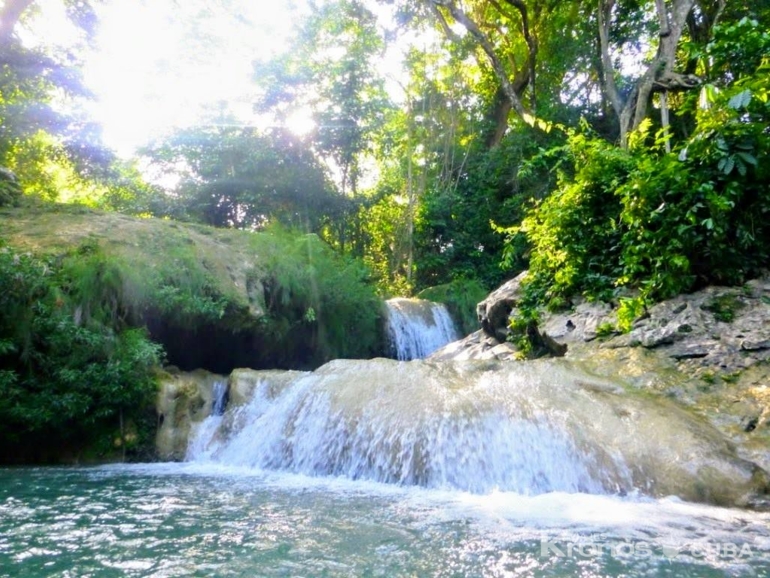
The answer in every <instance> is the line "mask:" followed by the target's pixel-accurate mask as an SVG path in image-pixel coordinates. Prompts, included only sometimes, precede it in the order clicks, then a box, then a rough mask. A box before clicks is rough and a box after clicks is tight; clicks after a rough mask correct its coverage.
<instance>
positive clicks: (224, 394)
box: [211, 381, 228, 415]
mask: <svg viewBox="0 0 770 578" xmlns="http://www.w3.org/2000/svg"><path fill="white" fill-rule="evenodd" d="M213 395H214V399H213V401H212V403H211V415H224V414H225V407H227V399H228V389H227V382H226V381H216V382H214V387H213Z"/></svg>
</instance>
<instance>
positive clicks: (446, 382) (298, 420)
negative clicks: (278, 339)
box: [187, 359, 632, 494]
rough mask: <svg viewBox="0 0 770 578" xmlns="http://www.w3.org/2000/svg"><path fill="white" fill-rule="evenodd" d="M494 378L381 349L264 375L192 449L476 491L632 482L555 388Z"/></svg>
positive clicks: (524, 378) (200, 431)
mask: <svg viewBox="0 0 770 578" xmlns="http://www.w3.org/2000/svg"><path fill="white" fill-rule="evenodd" d="M500 377H502V379H500ZM500 377H497V376H495V375H494V373H490V372H489V371H485V370H484V369H483V367H477V366H476V365H473V364H472V365H469V366H456V365H452V364H433V363H429V362H423V361H412V362H409V363H408V364H405V363H402V362H396V361H390V360H384V359H380V360H372V361H348V360H344V361H343V360H339V361H335V362H331V363H329V364H327V365H326V366H324V367H323V368H321V369H319V370H317V371H316V372H315V373H312V374H305V375H300V376H298V377H297V378H296V379H294V380H293V381H290V382H289V383H288V385H285V386H282V387H277V386H276V384H275V383H271V382H270V381H269V380H266V379H262V380H260V381H258V382H257V383H255V384H254V386H253V390H252V391H251V394H250V401H248V402H247V403H245V404H243V405H241V406H240V407H233V408H230V407H229V408H228V409H227V411H226V412H225V415H224V416H211V417H209V418H208V419H207V420H206V421H204V422H203V423H202V424H200V425H199V426H198V428H197V430H196V432H195V435H194V437H193V438H192V439H191V443H190V445H189V449H188V454H187V459H188V460H191V461H213V462H219V463H222V464H226V465H230V466H241V467H251V468H260V469H277V470H288V471H293V472H297V473H302V474H307V475H313V476H318V475H332V476H345V477H348V478H351V479H367V480H374V481H379V482H386V483H395V484H402V485H422V486H427V487H437V488H453V489H460V490H465V491H471V492H481V493H483V492H488V491H491V490H494V489H500V490H509V491H516V492H520V493H524V494H538V493H543V492H549V491H566V492H577V491H585V492H591V493H602V492H605V491H618V490H620V489H624V490H628V489H630V488H631V486H632V483H631V481H630V477H629V476H630V474H629V473H628V471H627V468H626V467H625V464H624V463H623V461H622V460H619V459H616V456H614V455H612V452H611V451H607V450H606V449H604V448H601V447H600V446H599V445H596V444H591V443H588V444H586V443H584V440H583V437H584V436H583V435H582V434H580V433H578V432H577V431H576V429H577V428H578V427H579V426H580V425H581V422H582V420H583V418H582V417H581V418H579V419H577V420H575V419H572V418H571V417H569V416H565V415H564V412H563V411H561V410H560V409H558V408H560V407H563V406H566V405H567V401H568V399H567V398H568V397H569V392H566V394H565V391H564V389H563V387H562V386H559V387H553V385H551V382H552V381H553V380H552V379H551V378H549V377H546V376H545V375H543V374H539V375H538V376H537V378H536V379H533V376H532V375H528V374H527V373H526V372H525V373H520V374H507V375H505V376H500ZM544 380H545V381H544ZM556 382H558V377H557V378H556Z"/></svg>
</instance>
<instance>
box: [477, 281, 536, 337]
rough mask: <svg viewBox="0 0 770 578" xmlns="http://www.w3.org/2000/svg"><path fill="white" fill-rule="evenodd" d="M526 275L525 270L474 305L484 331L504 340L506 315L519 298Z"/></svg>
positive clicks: (506, 324) (506, 322)
mask: <svg viewBox="0 0 770 578" xmlns="http://www.w3.org/2000/svg"><path fill="white" fill-rule="evenodd" d="M526 276H527V273H526V271H525V272H523V273H521V274H519V275H518V276H516V277H514V278H513V279H511V280H510V281H507V282H506V283H504V284H503V285H502V286H500V287H499V288H498V289H496V290H495V291H493V292H492V293H490V294H489V297H487V298H486V299H484V301H482V302H481V303H479V304H478V305H477V306H476V315H477V316H478V319H479V323H481V328H482V330H483V331H484V333H486V334H487V335H489V336H491V337H494V338H495V339H497V340H499V341H505V339H506V337H507V336H508V316H509V315H510V313H511V311H512V310H513V308H514V307H516V305H518V303H519V301H520V300H521V283H522V281H524V279H525V278H526Z"/></svg>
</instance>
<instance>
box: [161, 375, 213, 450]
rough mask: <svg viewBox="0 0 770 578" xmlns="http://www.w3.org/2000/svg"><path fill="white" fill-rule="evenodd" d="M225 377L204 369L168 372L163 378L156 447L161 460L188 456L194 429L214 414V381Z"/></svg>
mask: <svg viewBox="0 0 770 578" xmlns="http://www.w3.org/2000/svg"><path fill="white" fill-rule="evenodd" d="M224 380H226V378H225V377H222V376H221V375H216V374H214V373H209V372H208V371H203V370H197V371H193V372H190V373H181V372H178V373H175V374H166V375H165V376H164V377H163V378H162V379H161V380H160V387H159V390H158V398H157V402H156V409H157V412H158V424H159V427H158V431H157V434H156V438H155V447H156V450H157V454H158V457H159V458H160V459H161V460H164V461H169V460H182V459H184V457H185V453H186V452H187V440H188V439H189V437H190V429H191V428H192V427H193V425H194V424H197V423H200V422H202V421H203V420H204V419H206V418H207V417H208V416H209V415H211V412H212V407H213V404H214V384H215V383H216V382H217V381H224Z"/></svg>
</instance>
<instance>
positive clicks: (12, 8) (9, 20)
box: [0, 0, 34, 44]
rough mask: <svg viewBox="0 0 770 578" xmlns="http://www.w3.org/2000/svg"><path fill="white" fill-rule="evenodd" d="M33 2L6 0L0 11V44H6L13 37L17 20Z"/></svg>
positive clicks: (32, 0) (31, 0) (29, 0)
mask: <svg viewBox="0 0 770 578" xmlns="http://www.w3.org/2000/svg"><path fill="white" fill-rule="evenodd" d="M33 2H34V0H6V2H5V5H4V6H3V9H2V11H0V43H2V44H6V43H7V42H8V41H10V39H11V36H12V35H13V30H14V28H16V24H18V22H19V18H21V15H22V14H24V11H25V10H26V9H27V8H29V6H30V5H31V4H32V3H33Z"/></svg>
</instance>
